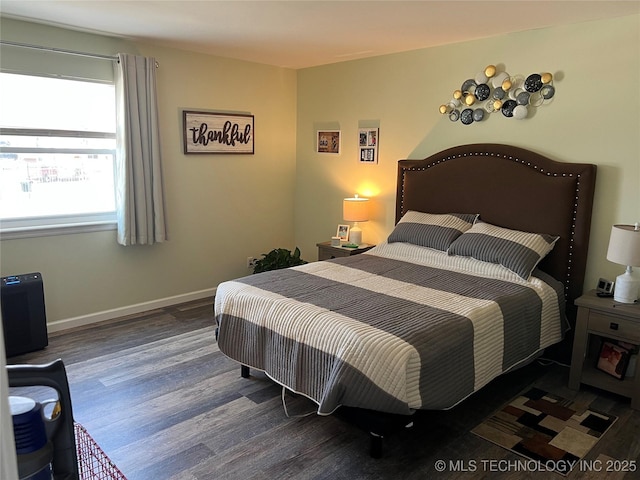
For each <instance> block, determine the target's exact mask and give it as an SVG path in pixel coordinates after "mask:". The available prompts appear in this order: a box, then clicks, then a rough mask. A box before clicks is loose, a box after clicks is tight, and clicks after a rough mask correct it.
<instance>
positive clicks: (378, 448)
mask: <svg viewBox="0 0 640 480" xmlns="http://www.w3.org/2000/svg"><path fill="white" fill-rule="evenodd" d="M383 438H384V437H383V436H382V435H378V434H377V433H373V432H369V439H370V447H369V455H370V456H371V458H380V457H382V439H383Z"/></svg>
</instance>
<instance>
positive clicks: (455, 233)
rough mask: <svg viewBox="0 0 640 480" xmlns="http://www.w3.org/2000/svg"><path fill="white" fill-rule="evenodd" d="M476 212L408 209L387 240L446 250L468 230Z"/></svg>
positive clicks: (476, 216) (476, 215)
mask: <svg viewBox="0 0 640 480" xmlns="http://www.w3.org/2000/svg"><path fill="white" fill-rule="evenodd" d="M476 218H478V214H471V213H449V214H435V213H423V212H415V211H413V210H410V211H408V212H407V213H405V214H404V216H403V217H402V218H401V219H400V221H399V222H398V224H397V225H396V227H395V228H394V229H393V232H391V235H389V238H388V239H387V242H389V243H393V242H406V243H412V244H414V245H420V246H422V247H429V248H435V249H436V250H442V251H443V252H446V251H447V248H449V245H451V242H453V241H454V240H455V239H456V238H458V237H459V236H460V235H462V233H463V232H465V231H467V230H469V229H470V228H471V226H472V225H473V222H474V221H475V220H476Z"/></svg>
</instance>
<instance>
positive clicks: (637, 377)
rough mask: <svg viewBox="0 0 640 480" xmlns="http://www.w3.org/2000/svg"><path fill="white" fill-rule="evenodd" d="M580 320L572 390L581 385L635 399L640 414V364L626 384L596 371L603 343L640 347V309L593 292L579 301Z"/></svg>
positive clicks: (570, 385) (572, 372) (626, 379)
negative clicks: (608, 340)
mask: <svg viewBox="0 0 640 480" xmlns="http://www.w3.org/2000/svg"><path fill="white" fill-rule="evenodd" d="M575 303H576V305H577V306H578V317H577V320H576V329H575V335H574V339H573V355H572V357H571V371H570V373H569V388H571V389H573V390H578V389H579V388H580V383H585V384H587V385H591V386H593V387H597V388H601V389H603V390H607V391H610V392H613V393H617V394H618V395H622V396H625V397H629V398H631V408H634V409H636V410H640V372H639V371H638V367H640V365H638V360H636V366H635V374H634V376H633V377H625V378H624V379H622V380H619V379H617V378H616V377H614V376H612V375H609V374H607V373H605V372H603V371H601V370H599V369H597V368H596V363H597V360H598V355H599V351H600V347H601V344H602V339H603V338H605V339H607V338H609V339H613V340H621V341H623V342H627V343H631V344H633V345H640V305H639V304H637V303H635V304H626V303H619V302H615V301H614V300H613V298H611V297H609V298H600V297H598V296H597V295H596V291H595V290H592V291H590V292H588V293H586V294H584V295H583V296H581V297H580V298H578V299H576V302H575Z"/></svg>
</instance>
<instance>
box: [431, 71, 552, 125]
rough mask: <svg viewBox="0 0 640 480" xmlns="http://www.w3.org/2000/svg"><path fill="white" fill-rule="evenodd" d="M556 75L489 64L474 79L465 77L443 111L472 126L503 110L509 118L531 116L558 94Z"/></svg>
mask: <svg viewBox="0 0 640 480" xmlns="http://www.w3.org/2000/svg"><path fill="white" fill-rule="evenodd" d="M555 93H556V89H555V87H554V86H553V75H552V74H551V73H549V72H542V73H532V74H531V75H528V76H527V77H526V78H525V77H523V76H522V75H516V76H511V75H509V74H508V73H507V72H499V71H498V70H497V68H496V66H495V65H488V66H487V67H486V68H485V69H484V70H483V71H481V72H478V73H477V74H476V75H475V76H474V77H473V78H469V79H467V80H464V81H463V82H462V84H461V86H460V89H458V90H455V91H454V92H453V95H452V97H451V100H449V101H448V102H447V103H443V104H442V105H440V108H439V110H440V113H441V114H443V115H447V116H448V117H449V120H451V121H452V122H457V121H458V120H460V123H462V124H463V125H471V124H472V123H477V122H481V121H483V120H484V119H485V118H488V117H489V115H485V113H489V114H491V113H495V112H501V113H502V116H504V117H505V118H515V119H516V120H522V119H525V118H527V116H528V115H529V112H530V111H531V109H532V107H539V106H541V105H543V104H545V103H548V102H549V101H551V99H553V97H554V96H555Z"/></svg>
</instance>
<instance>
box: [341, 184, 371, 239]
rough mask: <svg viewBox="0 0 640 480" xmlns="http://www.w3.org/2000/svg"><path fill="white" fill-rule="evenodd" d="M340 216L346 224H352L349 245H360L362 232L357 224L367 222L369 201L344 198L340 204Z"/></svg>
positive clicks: (358, 198) (355, 196)
mask: <svg viewBox="0 0 640 480" xmlns="http://www.w3.org/2000/svg"><path fill="white" fill-rule="evenodd" d="M342 216H343V217H344V219H345V220H346V221H347V222H354V224H353V227H351V229H350V231H349V243H352V244H354V245H360V244H362V230H361V229H360V227H358V222H366V221H367V220H369V199H368V198H361V197H358V195H357V194H356V195H354V197H353V198H345V199H344V201H343V202H342Z"/></svg>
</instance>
